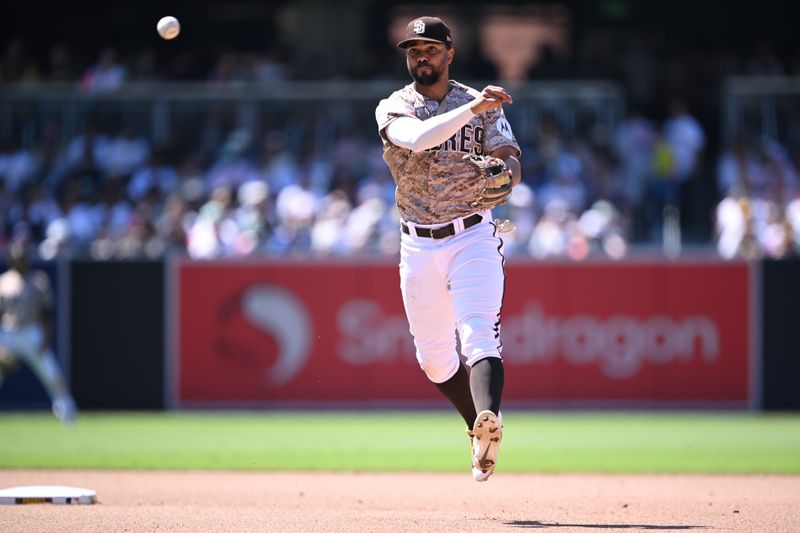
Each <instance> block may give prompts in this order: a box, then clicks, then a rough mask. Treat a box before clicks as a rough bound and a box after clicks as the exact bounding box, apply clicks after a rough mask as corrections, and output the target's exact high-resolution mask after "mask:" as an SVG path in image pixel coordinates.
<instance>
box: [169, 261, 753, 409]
mask: <svg viewBox="0 0 800 533" xmlns="http://www.w3.org/2000/svg"><path fill="white" fill-rule="evenodd" d="M506 273H507V280H506V294H505V298H504V303H503V325H502V330H501V339H502V340H503V343H504V349H503V355H504V359H505V361H506V369H507V381H506V390H505V399H506V401H507V402H513V403H518V404H525V405H552V406H570V405H593V406H601V405H613V406H665V407H681V406H714V407H719V406H722V407H738V408H745V407H753V406H755V405H756V404H757V402H758V399H757V398H756V395H755V394H756V391H757V383H756V382H755V380H756V378H757V372H756V371H755V367H756V366H757V365H756V364H755V358H756V354H755V344H754V340H755V337H754V336H755V332H754V328H753V326H752V324H753V323H754V320H753V316H752V313H753V312H754V309H755V306H754V300H753V295H752V294H751V291H750V283H751V278H752V274H751V266H750V265H748V264H745V263H708V262H697V263H691V262H684V263H669V264H665V263H652V262H651V263H646V262H643V263H624V264H618V263H601V264H578V263H566V264H547V263H523V264H513V265H509V266H508V267H507V269H506ZM174 279H175V280H177V283H176V285H175V286H174V288H175V293H174V295H173V309H172V312H171V313H170V316H171V317H173V318H174V320H175V322H174V327H173V328H170V331H171V332H173V333H174V336H173V337H172V341H171V346H170V353H171V354H172V356H173V357H172V360H173V363H174V364H173V366H172V367H171V375H170V377H169V379H168V384H170V385H171V388H170V390H169V391H168V396H167V397H168V401H169V404H170V405H172V406H174V407H208V406H239V405H242V406H257V405H282V404H297V403H305V404H308V403H318V404H319V405H322V406H330V405H364V404H375V405H380V404H397V403H403V402H408V401H411V402H419V403H426V402H438V401H439V400H440V396H439V393H438V391H437V390H436V389H435V388H434V387H433V386H432V385H431V384H430V383H429V382H427V380H426V379H424V378H423V375H422V374H421V371H420V369H419V366H418V364H417V362H416V360H415V358H414V357H413V354H414V346H413V341H412V339H411V337H410V335H409V333H408V326H407V323H406V321H405V316H404V313H403V305H402V301H401V299H400V291H399V288H398V287H399V285H398V284H399V278H398V273H397V267H396V265H392V264H366V265H364V264H350V263H340V264H336V263H328V264H302V263H270V264H254V263H240V264H234V263H229V262H226V263H196V262H182V263H178V264H176V265H175V271H174Z"/></svg>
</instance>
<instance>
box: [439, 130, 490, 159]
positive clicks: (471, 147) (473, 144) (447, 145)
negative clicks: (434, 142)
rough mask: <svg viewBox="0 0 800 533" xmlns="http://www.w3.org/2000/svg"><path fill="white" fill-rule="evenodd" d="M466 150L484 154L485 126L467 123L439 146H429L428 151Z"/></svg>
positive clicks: (466, 151)
mask: <svg viewBox="0 0 800 533" xmlns="http://www.w3.org/2000/svg"><path fill="white" fill-rule="evenodd" d="M440 150H441V151H445V152H465V153H471V154H475V155H483V128H482V127H481V126H474V125H472V124H465V125H464V126H463V127H462V128H461V130H459V131H458V132H457V133H455V134H454V135H453V136H452V137H450V138H449V139H447V140H446V141H445V142H443V143H442V144H440V145H439V146H434V147H433V148H428V149H427V150H425V151H426V152H438V151H440Z"/></svg>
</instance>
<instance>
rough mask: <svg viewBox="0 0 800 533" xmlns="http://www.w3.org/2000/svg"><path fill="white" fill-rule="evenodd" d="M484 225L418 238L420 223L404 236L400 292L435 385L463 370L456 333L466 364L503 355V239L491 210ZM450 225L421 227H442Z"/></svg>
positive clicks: (419, 352)
mask: <svg viewBox="0 0 800 533" xmlns="http://www.w3.org/2000/svg"><path fill="white" fill-rule="evenodd" d="M482 214H483V222H480V223H478V224H477V225H475V226H472V227H471V228H467V229H466V230H465V229H464V224H463V219H456V220H455V221H454V224H455V228H456V234H455V235H453V236H450V237H445V238H443V239H432V238H429V237H418V236H416V230H415V227H416V225H414V224H410V223H408V224H407V225H408V226H409V228H410V232H409V234H406V233H402V234H401V243H400V288H401V291H402V295H403V305H404V306H405V312H406V316H407V318H408V323H409V327H410V330H411V334H412V335H413V337H414V345H415V347H416V352H417V361H419V364H420V367H421V368H422V370H423V371H424V372H425V374H426V375H427V376H428V379H430V380H431V381H433V382H434V383H442V382H445V381H447V380H448V379H450V378H451V377H452V376H453V375H454V374H455V373H456V370H458V367H459V364H460V359H459V353H458V351H457V350H456V336H455V335H456V332H457V333H458V336H459V339H460V341H461V353H462V354H463V355H464V357H465V358H466V363H467V365H469V366H472V365H473V364H474V363H476V362H478V361H479V360H481V359H484V358H486V357H498V358H499V357H501V352H502V344H501V342H500V310H501V308H502V306H503V290H504V286H505V273H504V271H503V265H504V258H503V255H502V254H501V252H500V247H501V245H502V241H501V239H500V237H498V236H497V232H496V228H495V225H494V223H492V217H491V211H485V212H483V213H482ZM443 225H446V224H439V225H434V226H421V227H424V228H436V227H439V226H443Z"/></svg>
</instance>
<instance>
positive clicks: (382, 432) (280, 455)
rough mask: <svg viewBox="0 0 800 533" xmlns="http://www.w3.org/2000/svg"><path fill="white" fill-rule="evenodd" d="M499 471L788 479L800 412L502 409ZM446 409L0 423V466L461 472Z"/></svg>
mask: <svg viewBox="0 0 800 533" xmlns="http://www.w3.org/2000/svg"><path fill="white" fill-rule="evenodd" d="M500 459H501V462H500V465H499V466H498V468H502V470H503V471H505V472H630V473H635V472H649V473H672V472H707V473H785V474H800V415H798V414H786V415H764V414H752V413H727V412H726V413H719V412H713V413H705V412H704V413H688V414H687V413H677V412H636V413H617V412H613V413H612V412H604V411H600V412H570V413H552V412H540V411H522V412H519V411H509V412H508V413H506V420H505V438H504V441H503V447H502V449H501V455H500ZM468 464H469V446H468V442H467V437H466V436H465V435H464V433H463V427H462V424H461V423H460V419H459V418H458V417H457V415H455V414H454V413H450V412H440V411H433V412H396V411H378V412H375V411H372V412H352V411H348V412H334V411H331V412H305V411H303V412H287V411H280V412H263V413H262V412H258V413H255V412H239V411H234V412H219V411H209V412H205V411H204V412H189V413H186V412H181V413H82V414H81V416H80V418H79V420H78V422H77V424H76V425H75V426H73V427H63V426H61V425H60V424H59V423H58V422H57V421H56V420H55V419H54V418H53V417H52V416H51V415H49V414H45V413H18V414H9V413H4V414H0V468H2V469H12V468H14V469H21V468H35V469H44V468H58V469H62V468H65V469H85V468H93V469H170V470H171V469H198V470H210V469H225V470H283V471H291V470H326V471H336V470H341V471H400V470H405V471H462V470H464V468H465V467H466V466H467V465H468Z"/></svg>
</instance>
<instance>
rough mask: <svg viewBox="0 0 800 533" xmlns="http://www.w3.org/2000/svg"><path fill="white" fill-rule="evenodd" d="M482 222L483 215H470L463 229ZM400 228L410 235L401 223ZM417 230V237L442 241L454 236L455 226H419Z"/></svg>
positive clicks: (405, 226)
mask: <svg viewBox="0 0 800 533" xmlns="http://www.w3.org/2000/svg"><path fill="white" fill-rule="evenodd" d="M482 220H483V215H481V214H479V213H475V214H474V215H470V216H468V217H467V218H465V219H464V229H467V228H471V227H472V226H474V225H475V224H477V223H478V222H480V221H482ZM400 227H401V228H402V229H403V233H405V234H407V235H411V230H410V229H409V227H408V226H407V225H406V224H405V223H403V222H401V223H400ZM416 229H417V237H427V238H429V239H444V238H445V237H450V236H451V235H455V234H456V226H455V224H454V223H452V222H451V223H450V224H448V225H446V226H441V227H439V228H433V229H431V228H420V227H419V226H417V227H416Z"/></svg>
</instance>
